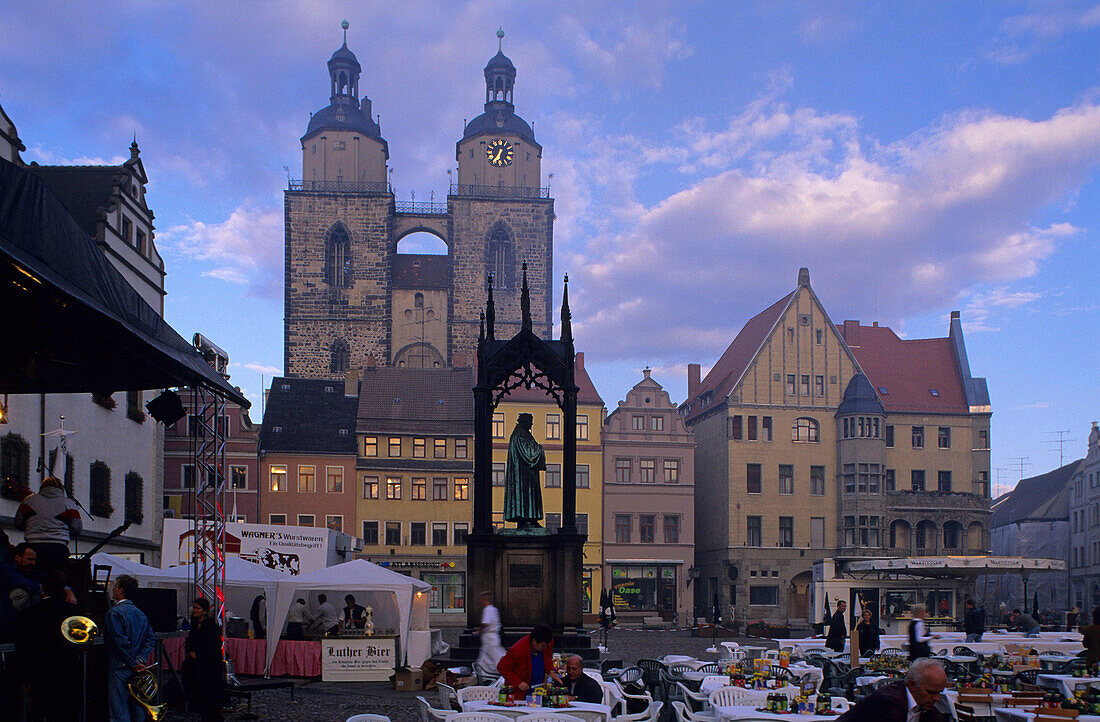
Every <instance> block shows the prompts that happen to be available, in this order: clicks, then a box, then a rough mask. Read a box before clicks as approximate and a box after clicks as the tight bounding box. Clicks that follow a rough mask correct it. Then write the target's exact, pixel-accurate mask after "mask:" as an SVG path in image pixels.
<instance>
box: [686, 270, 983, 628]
mask: <svg viewBox="0 0 1100 722" xmlns="http://www.w3.org/2000/svg"><path fill="white" fill-rule="evenodd" d="M680 412H681V413H682V414H684V418H685V421H686V423H687V424H688V426H689V427H690V428H691V429H692V430H693V431H694V434H695V443H696V449H695V500H696V501H695V563H696V566H697V567H698V568H699V573H700V579H699V582H700V583H699V584H698V585H697V587H696V595H697V597H696V605H697V607H704V608H707V607H709V605H710V604H711V603H712V600H713V599H715V598H718V599H719V600H720V603H721V605H722V611H723V616H726V617H728V616H729V615H730V613H731V611H730V610H731V609H732V610H733V613H735V614H736V618H737V620H738V621H739V622H742V621H745V622H752V621H758V620H766V621H768V622H770V623H772V624H776V623H778V624H780V625H781V626H788V625H791V624H797V623H798V622H801V623H803V624H805V622H806V620H807V619H812V620H814V621H816V620H817V619H818V618H819V615H820V612H821V610H822V608H823V606H822V605H821V604H819V603H818V604H813V603H811V599H810V595H809V592H810V583H811V580H812V565H813V562H814V561H815V560H817V559H822V558H826V557H832V558H835V559H838V560H841V561H842V562H843V561H844V560H847V559H851V558H859V557H883V556H908V555H916V556H928V555H934V554H964V553H965V554H977V553H982V552H983V551H984V550H986V549H988V547H989V541H988V540H989V514H990V511H989V418H990V413H991V408H990V403H989V395H988V392H987V390H986V386H985V379H982V378H975V377H972V376H971V375H970V365H969V361H968V359H967V356H966V348H965V345H964V343H963V337H962V325H961V321H960V319H959V315H958V313H957V312H955V313H953V314H952V317H951V322H950V329H949V333H948V336H947V337H944V338H932V339H901V338H899V337H898V336H897V335H896V334H895V333H894V332H893V331H891V330H890V329H889V328H886V327H880V326H879V325H878V324H877V323H876V324H874V325H873V326H861V325H860V324H859V322H858V321H845V322H844V323H843V324H839V325H837V324H834V323H833V322H832V321H831V320H830V318H829V316H828V314H827V313H826V311H825V308H824V307H823V306H822V304H821V301H820V300H819V299H818V297H817V296H816V294H814V292H813V290H812V289H811V288H810V276H809V271H807V270H806V269H802V270H801V271H800V272H799V276H798V286H797V288H795V290H794V291H792V292H791V293H789V294H788V295H787V296H785V297H784V298H782V299H780V300H779V301H778V302H776V303H775V304H773V305H772V306H770V307H769V308H767V309H765V310H764V311H762V312H760V313H759V314H757V315H756V316H754V317H753V318H751V319H749V320H748V321H747V322H746V323H745V325H744V327H743V328H742V329H741V331H740V333H738V335H737V337H736V338H735V339H734V340H733V342H732V343H731V344H730V346H729V348H727V349H726V351H725V353H724V354H723V355H722V357H721V358H719V359H718V361H717V362H716V363H715V364H714V366H713V368H712V369H711V370H710V372H709V373H708V374H707V376H706V377H705V378H702V379H700V368H699V366H698V365H697V364H692V365H690V366H689V371H688V399H687V401H685V402H684V404H682V405H681V407H680ZM910 596H911V597H912V599H909V598H908V597H907V598H906V599H907V600H908V601H906V600H899V601H897V604H895V605H893V607H891V610H894V607H898V609H897V610H895V611H898V613H904V611H905V609H907V606H906V605H907V604H909V603H910V602H912V601H914V600H916V599H917V596H916V592H914V593H913V595H910ZM884 602H885V600H884ZM954 602H955V600H953V599H947V598H944V599H942V600H940V599H937V601H936V604H937V611H939V609H942V608H946V609H948V610H951V609H953V608H954ZM884 606H885V604H884ZM903 607H904V608H903Z"/></svg>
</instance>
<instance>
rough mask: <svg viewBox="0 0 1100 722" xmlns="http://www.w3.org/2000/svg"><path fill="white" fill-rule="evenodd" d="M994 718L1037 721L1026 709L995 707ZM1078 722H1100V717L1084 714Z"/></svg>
mask: <svg viewBox="0 0 1100 722" xmlns="http://www.w3.org/2000/svg"><path fill="white" fill-rule="evenodd" d="M993 716H994V717H995V718H996V719H997V722H1032V720H1034V719H1035V713H1034V712H1032V711H1031V710H1029V709H1027V708H1026V707H994V708H993ZM1067 719H1068V718H1067ZM1077 722H1100V716H1097V715H1094V714H1083V715H1080V716H1079V717H1077Z"/></svg>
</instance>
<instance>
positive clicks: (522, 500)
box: [504, 414, 546, 530]
mask: <svg viewBox="0 0 1100 722" xmlns="http://www.w3.org/2000/svg"><path fill="white" fill-rule="evenodd" d="M533 423H534V418H533V417H532V416H531V414H520V415H519V418H518V419H517V420H516V428H515V429H513V431H512V438H511V439H509V440H508V464H507V466H506V468H505V470H504V519H505V521H514V522H516V525H517V526H518V527H519V529H520V530H524V529H537V528H540V525H539V520H540V519H542V486H541V484H540V482H539V472H540V471H543V470H545V469H546V452H545V451H544V450H543V448H542V446H541V445H539V442H537V441H535V437H534V436H532V435H531V426H532V424H533Z"/></svg>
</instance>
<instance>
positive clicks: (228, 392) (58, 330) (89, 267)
mask: <svg viewBox="0 0 1100 722" xmlns="http://www.w3.org/2000/svg"><path fill="white" fill-rule="evenodd" d="M0 314H2V318H3V321H2V323H0V329H2V330H0V393H12V394H24V393H82V392H89V393H102V394H109V393H114V392H116V391H134V390H139V389H163V388H168V387H175V386H204V387H206V388H208V389H210V390H213V391H216V392H218V393H220V394H223V395H224V396H226V397H227V398H228V399H229V400H230V401H233V402H235V403H237V404H240V405H241V406H243V407H245V408H247V407H248V406H250V404H249V402H248V400H247V399H245V398H244V396H242V395H241V393H240V392H239V391H238V390H237V389H236V388H234V387H233V386H231V385H230V384H229V382H228V381H226V379H224V378H223V377H222V376H221V375H220V374H218V373H217V372H216V371H214V369H213V368H211V367H210V366H209V365H208V364H207V363H206V361H205V360H204V359H203V358H202V357H201V356H200V355H199V353H198V352H197V351H196V350H195V348H194V347H193V346H192V345H191V344H189V343H188V342H187V341H185V340H184V339H183V338H182V337H181V336H180V335H179V334H178V333H176V332H175V330H173V329H172V327H171V326H169V325H168V323H167V322H166V321H165V320H164V319H163V318H161V317H160V316H159V315H158V314H157V313H156V311H154V310H153V309H152V307H150V306H149V304H148V303H146V302H145V300H144V299H142V298H141V296H139V295H138V293H137V291H135V290H134V289H133V288H132V287H131V286H130V284H129V283H127V282H126V280H125V279H124V278H123V277H122V274H120V273H119V272H118V271H117V270H116V269H115V268H114V266H112V265H111V263H110V262H109V261H108V260H107V259H106V258H105V257H104V256H103V253H102V252H100V250H99V249H98V248H96V245H95V242H94V241H93V240H92V238H91V237H90V236H88V234H87V233H86V232H85V231H84V230H83V229H81V227H80V226H79V225H78V224H77V222H76V221H75V220H74V219H73V218H72V216H70V215H69V213H68V211H66V210H65V207H64V206H63V205H62V204H61V201H59V200H58V199H57V197H56V196H54V194H53V193H52V192H51V191H50V190H49V189H48V188H47V187H46V185H45V184H44V183H43V182H42V181H41V180H40V179H38V178H36V177H35V176H34V175H33V174H32V173H30V172H28V171H26V170H24V169H23V168H20V167H19V166H16V165H14V164H13V163H9V162H7V161H4V160H0Z"/></svg>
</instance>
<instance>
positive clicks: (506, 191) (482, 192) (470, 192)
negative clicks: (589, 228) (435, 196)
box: [451, 183, 550, 198]
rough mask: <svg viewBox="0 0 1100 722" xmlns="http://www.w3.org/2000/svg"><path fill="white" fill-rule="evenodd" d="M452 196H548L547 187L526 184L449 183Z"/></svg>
mask: <svg viewBox="0 0 1100 722" xmlns="http://www.w3.org/2000/svg"><path fill="white" fill-rule="evenodd" d="M451 195H452V196H474V197H477V198H549V197H550V189H549V188H528V187H527V186H474V185H466V184H462V185H459V184H457V183H452V184H451Z"/></svg>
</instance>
